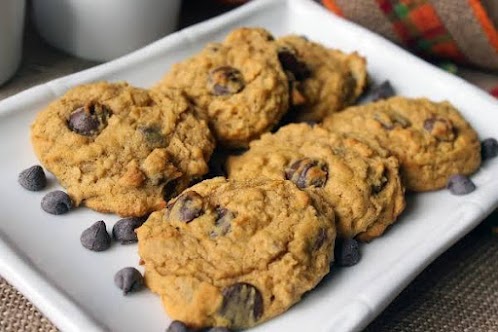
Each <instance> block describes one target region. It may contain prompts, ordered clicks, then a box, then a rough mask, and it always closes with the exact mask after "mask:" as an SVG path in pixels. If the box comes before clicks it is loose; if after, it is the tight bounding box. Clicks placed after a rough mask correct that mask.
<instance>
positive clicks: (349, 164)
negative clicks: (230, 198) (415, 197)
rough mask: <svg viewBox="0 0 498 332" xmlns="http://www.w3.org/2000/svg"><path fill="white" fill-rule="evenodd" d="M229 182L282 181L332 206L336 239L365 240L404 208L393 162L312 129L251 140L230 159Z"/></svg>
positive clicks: (288, 129)
mask: <svg viewBox="0 0 498 332" xmlns="http://www.w3.org/2000/svg"><path fill="white" fill-rule="evenodd" d="M226 168H227V172H228V176H229V178H231V179H255V178H271V179H288V180H291V181H293V182H294V183H295V184H296V185H297V186H298V187H300V188H302V189H304V190H306V191H307V192H314V193H316V194H318V195H321V196H322V197H323V198H324V199H326V200H327V201H328V202H330V204H331V205H332V206H333V207H334V210H335V212H336V224H337V232H338V236H340V237H343V238H350V237H355V236H356V237H357V238H358V239H360V240H362V241H369V240H372V239H373V238H375V237H378V236H380V235H381V234H382V233H383V232H384V230H385V229H386V228H387V227H388V226H389V225H391V224H392V223H394V222H395V221H396V218H397V217H398V215H399V214H400V213H401V212H402V211H403V209H404V207H405V200H404V189H403V186H402V185H401V180H400V177H399V170H398V161H397V159H396V158H394V157H393V156H390V155H389V153H388V152H387V151H386V150H384V149H382V148H380V147H379V146H374V145H370V144H367V143H365V142H363V141H361V140H359V139H357V138H355V137H353V136H346V135H339V134H331V133H329V132H328V131H326V130H325V129H323V128H319V127H318V126H314V127H311V126H309V125H307V124H302V123H301V124H290V125H287V126H284V127H282V128H280V129H279V130H278V131H277V132H276V133H275V134H265V135H263V136H262V137H261V139H259V140H257V141H253V142H252V143H251V145H250V149H249V151H247V152H246V153H245V154H243V155H241V156H235V157H230V158H229V160H228V162H227V165H226Z"/></svg>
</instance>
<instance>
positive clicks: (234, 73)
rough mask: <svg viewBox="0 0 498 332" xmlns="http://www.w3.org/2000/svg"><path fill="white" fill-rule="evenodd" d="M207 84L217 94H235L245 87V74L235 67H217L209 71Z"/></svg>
mask: <svg viewBox="0 0 498 332" xmlns="http://www.w3.org/2000/svg"><path fill="white" fill-rule="evenodd" d="M207 86H208V89H209V90H210V91H211V93H213V94H214V95H216V96H226V95H233V94H236V93H237V92H240V91H241V90H242V89H244V86H245V82H244V76H243V75H242V73H241V72H240V71H239V70H238V69H235V68H233V67H230V66H222V67H217V68H215V69H213V70H211V71H210V72H209V76H208V82H207Z"/></svg>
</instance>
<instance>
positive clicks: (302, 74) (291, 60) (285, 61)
mask: <svg viewBox="0 0 498 332" xmlns="http://www.w3.org/2000/svg"><path fill="white" fill-rule="evenodd" d="M278 60H279V61H280V64H281V65H282V68H283V69H284V70H288V71H290V72H291V73H292V74H293V75H294V77H295V78H296V80H298V81H303V80H305V79H307V78H308V77H310V76H311V71H310V70H309V68H308V66H307V65H306V63H304V62H303V61H300V60H299V59H298V58H297V56H296V54H295V53H294V52H293V51H292V50H291V49H290V48H288V47H281V48H280V49H279V50H278Z"/></svg>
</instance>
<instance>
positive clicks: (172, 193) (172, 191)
mask: <svg viewBox="0 0 498 332" xmlns="http://www.w3.org/2000/svg"><path fill="white" fill-rule="evenodd" d="M178 184H179V183H178V180H171V181H168V182H167V183H166V184H165V185H164V187H163V198H164V200H165V201H166V202H167V201H169V200H171V199H172V198H173V197H176V196H178V194H179V192H178Z"/></svg>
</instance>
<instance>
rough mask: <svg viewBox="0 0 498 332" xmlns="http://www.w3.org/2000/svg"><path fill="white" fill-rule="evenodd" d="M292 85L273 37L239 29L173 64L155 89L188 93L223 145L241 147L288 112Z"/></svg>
mask: <svg viewBox="0 0 498 332" xmlns="http://www.w3.org/2000/svg"><path fill="white" fill-rule="evenodd" d="M288 85H289V83H288V80H287V76H286V75H285V72H284V71H283V69H282V67H281V65H280V62H279V59H278V54H277V45H276V43H275V42H274V41H273V37H272V36H271V35H270V34H269V33H268V32H267V31H266V30H264V29H258V28H254V29H249V28H239V29H236V30H233V31H232V32H231V33H230V34H229V35H228V36H227V37H226V39H225V41H224V42H223V43H211V44H208V45H207V46H206V47H205V48H204V49H203V50H202V51H201V52H200V53H198V54H196V55H195V56H193V57H191V58H190V59H187V60H185V61H182V62H180V63H177V64H176V65H174V66H173V67H172V68H171V71H170V72H168V73H167V74H166V76H165V77H164V78H163V79H162V80H161V81H160V82H159V83H158V84H157V85H156V86H155V87H154V89H156V90H159V91H161V90H162V89H164V88H177V89H182V90H184V91H185V93H186V94H187V96H188V98H189V99H190V100H191V101H192V102H193V103H194V104H195V105H196V106H198V107H199V108H200V109H202V110H204V111H205V113H206V115H207V118H208V119H209V124H210V126H211V128H212V130H213V133H214V134H215V136H216V138H217V140H218V141H219V143H220V144H221V145H224V146H225V147H229V148H238V147H245V146H247V144H248V142H249V141H251V140H253V139H255V138H258V137H259V136H260V135H261V134H262V133H264V132H266V131H269V130H270V129H271V128H272V127H273V126H274V125H275V124H276V123H277V122H278V121H279V120H280V118H281V117H282V116H283V115H284V113H285V112H287V109H288V104H289V91H288V90H289V86H288Z"/></svg>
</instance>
